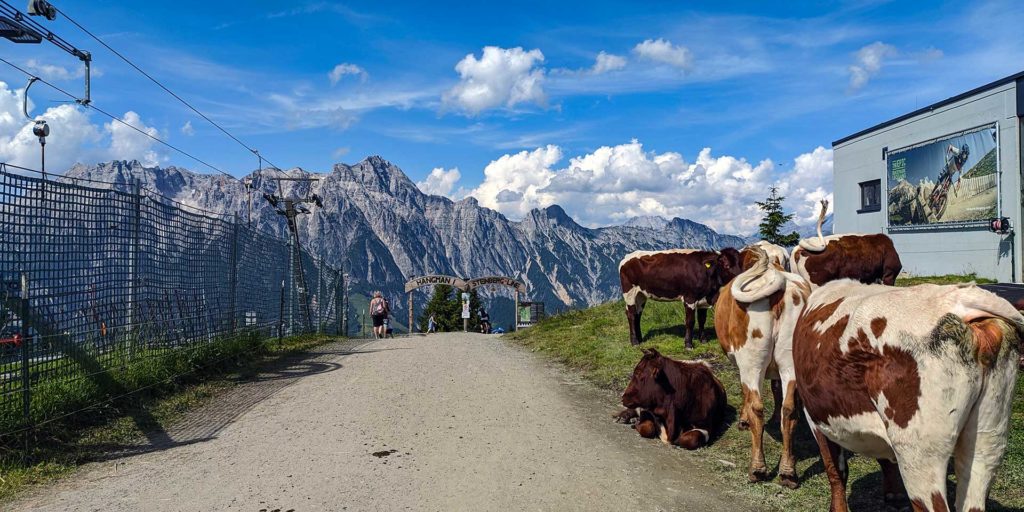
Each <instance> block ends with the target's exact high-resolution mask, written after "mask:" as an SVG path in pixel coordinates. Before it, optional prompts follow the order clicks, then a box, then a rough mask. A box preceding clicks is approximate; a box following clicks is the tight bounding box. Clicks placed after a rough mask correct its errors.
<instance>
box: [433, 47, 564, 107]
mask: <svg viewBox="0 0 1024 512" xmlns="http://www.w3.org/2000/svg"><path fill="white" fill-rule="evenodd" d="M543 62H544V54H543V53H541V51H540V50H537V49H533V50H530V51H525V50H523V49H522V48H521V47H515V48H499V47H497V46H486V47H484V49H483V53H482V54H481V56H480V58H479V59H478V58H477V57H476V55H474V54H472V53H471V54H469V55H466V56H465V57H464V58H463V59H462V60H460V61H459V63H458V64H456V65H455V70H456V71H458V73H459V83H458V84H456V85H455V86H454V87H452V88H451V89H449V90H448V91H447V92H445V93H444V96H443V98H442V99H443V101H444V102H445V103H446V104H448V105H454V106H457V107H459V108H461V109H463V110H465V111H466V112H468V113H470V114H479V113H480V112H481V111H483V110H487V109H490V108H495V107H500V106H505V107H508V108H511V107H514V106H515V105H517V104H520V103H535V104H538V105H541V106H543V105H545V104H546V102H547V96H546V95H545V93H544V69H543V68H541V67H539V65H540V64H541V63H543Z"/></svg>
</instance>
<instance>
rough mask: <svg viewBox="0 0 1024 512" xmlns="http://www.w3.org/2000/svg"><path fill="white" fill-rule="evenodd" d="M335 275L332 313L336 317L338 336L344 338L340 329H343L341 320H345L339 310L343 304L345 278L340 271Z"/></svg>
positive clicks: (343, 313) (341, 311)
mask: <svg viewBox="0 0 1024 512" xmlns="http://www.w3.org/2000/svg"><path fill="white" fill-rule="evenodd" d="M335 273H337V274H338V276H337V278H336V279H337V281H335V282H336V283H337V286H335V287H334V311H335V312H336V313H337V315H338V336H344V333H342V332H341V329H342V328H343V327H345V322H344V320H343V319H344V318H345V312H344V311H343V310H342V309H341V308H342V307H343V305H344V304H345V276H344V275H343V274H342V273H341V271H335Z"/></svg>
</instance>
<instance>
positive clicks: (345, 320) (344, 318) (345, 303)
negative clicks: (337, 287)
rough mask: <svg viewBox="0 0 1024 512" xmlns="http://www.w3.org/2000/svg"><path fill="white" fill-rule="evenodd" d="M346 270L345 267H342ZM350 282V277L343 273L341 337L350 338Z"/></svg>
mask: <svg viewBox="0 0 1024 512" xmlns="http://www.w3.org/2000/svg"><path fill="white" fill-rule="evenodd" d="M342 268H344V267H342ZM348 280H349V275H348V274H346V273H345V272H344V271H342V273H341V335H342V336H345V337H348V331H349V328H348Z"/></svg>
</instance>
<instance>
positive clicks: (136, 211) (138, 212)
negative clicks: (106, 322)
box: [127, 178, 142, 355]
mask: <svg viewBox="0 0 1024 512" xmlns="http://www.w3.org/2000/svg"><path fill="white" fill-rule="evenodd" d="M132 209H133V212H132V254H131V258H130V262H129V265H130V268H129V271H128V278H129V281H128V332H127V335H128V336H127V337H128V339H127V342H128V352H129V355H130V352H131V348H132V343H131V337H132V335H134V333H135V308H136V306H137V305H138V299H139V298H138V293H139V245H140V240H139V238H140V231H141V220H142V219H141V217H142V184H141V182H140V181H139V179H138V178H134V179H132Z"/></svg>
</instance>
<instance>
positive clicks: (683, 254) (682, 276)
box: [619, 248, 741, 348]
mask: <svg viewBox="0 0 1024 512" xmlns="http://www.w3.org/2000/svg"><path fill="white" fill-rule="evenodd" d="M740 264H741V257H740V253H739V251H737V250H736V249H732V248H726V249H722V250H721V251H720V252H719V251H703V250H698V249H671V250H665V251H636V252H633V253H631V254H629V255H627V256H626V257H625V258H623V259H622V262H621V263H619V282H620V283H621V284H622V298H623V299H624V300H625V301H626V320H627V321H628V322H629V342H630V343H632V344H633V345H639V344H640V340H641V339H642V338H643V334H642V333H641V332H640V317H641V315H643V312H644V305H645V304H646V303H647V300H648V299H651V300H658V301H677V300H678V301H682V303H683V306H684V307H685V309H686V348H693V327H694V317H695V316H697V317H698V320H699V328H700V341H702V342H703V341H704V323H705V321H706V320H707V308H708V307H709V306H710V304H711V303H712V302H714V300H715V298H716V297H717V294H718V290H719V289H720V288H721V287H722V286H723V285H724V284H725V283H727V282H729V280H730V279H732V278H733V277H735V276H736V274H738V273H739V272H740Z"/></svg>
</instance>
